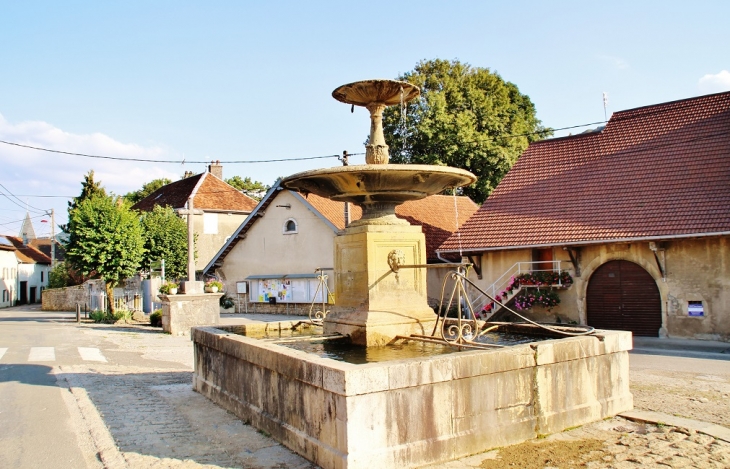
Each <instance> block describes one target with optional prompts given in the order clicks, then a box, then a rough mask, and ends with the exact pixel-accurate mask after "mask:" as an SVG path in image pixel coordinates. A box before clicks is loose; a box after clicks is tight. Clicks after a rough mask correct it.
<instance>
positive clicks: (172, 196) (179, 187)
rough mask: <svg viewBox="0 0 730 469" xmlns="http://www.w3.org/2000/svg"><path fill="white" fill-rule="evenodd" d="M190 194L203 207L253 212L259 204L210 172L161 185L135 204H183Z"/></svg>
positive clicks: (138, 206)
mask: <svg viewBox="0 0 730 469" xmlns="http://www.w3.org/2000/svg"><path fill="white" fill-rule="evenodd" d="M191 195H192V196H193V205H194V206H195V208H196V209H202V210H210V211H218V210H220V211H235V212H246V213H250V212H251V211H252V210H253V209H254V207H256V204H257V202H256V200H254V199H252V198H251V197H249V196H247V195H245V194H242V193H241V192H240V191H238V190H237V189H236V188H235V187H233V186H231V185H229V184H227V183H226V182H224V181H222V180H220V179H218V178H217V177H215V176H213V175H212V174H211V173H201V174H196V175H195V176H190V177H188V178H185V179H181V180H179V181H176V182H173V183H171V184H168V185H166V186H163V187H160V188H159V189H157V190H156V191H155V192H153V193H151V194H150V195H148V196H147V197H145V198H144V199H142V200H140V201H139V202H137V203H136V204H134V205H133V206H132V208H133V209H136V210H141V211H150V210H152V208H153V207H154V206H155V205H160V206H163V207H164V206H167V205H169V206H170V207H172V208H174V209H178V208H184V207H185V205H186V204H187V201H188V199H189V198H190V196H191Z"/></svg>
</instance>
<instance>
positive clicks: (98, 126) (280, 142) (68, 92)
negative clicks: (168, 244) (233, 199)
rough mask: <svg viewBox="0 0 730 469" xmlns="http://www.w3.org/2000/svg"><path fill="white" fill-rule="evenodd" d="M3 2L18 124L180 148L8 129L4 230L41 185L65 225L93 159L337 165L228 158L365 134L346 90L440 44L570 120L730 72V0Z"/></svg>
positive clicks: (258, 167)
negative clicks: (336, 92) (340, 96)
mask: <svg viewBox="0 0 730 469" xmlns="http://www.w3.org/2000/svg"><path fill="white" fill-rule="evenodd" d="M1 11H2V14H0V140H4V141H9V142H16V143H21V144H25V145H33V146H39V147H45V148H53V149H57V150H63V151H69V152H79V153H87V154H96V155H106V156H114V157H125V158H142V159H158V160H175V161H177V163H174V164H160V163H142V162H119V161H109V160H99V159H89V158H83V157H78V156H67V155H59V154H51V153H46V152H39V151H34V150H27V149H21V148H17V147H11V146H8V145H5V144H0V164H1V165H2V166H1V167H2V169H1V170H0V184H2V186H3V187H4V189H3V187H0V193H2V194H6V195H7V194H8V193H11V194H14V195H17V196H18V198H19V199H20V202H19V201H18V200H17V199H12V197H10V198H8V197H5V196H2V195H0V233H4V234H17V233H18V231H19V228H20V223H19V222H18V221H19V220H22V218H23V217H24V215H25V208H24V206H25V204H26V203H27V204H28V206H29V207H30V208H31V210H30V211H31V216H34V217H35V216H38V218H34V224H35V228H36V232H37V233H38V234H40V235H44V234H48V233H49V231H50V228H49V227H48V225H49V223H43V224H41V223H40V220H41V219H42V217H40V211H41V210H49V209H50V208H52V207H53V208H55V210H56V219H57V222H59V223H63V222H65V219H66V199H63V198H60V197H56V196H76V195H78V194H79V192H80V187H81V186H80V182H81V180H82V179H83V175H84V174H85V173H86V172H87V171H89V170H90V169H93V170H94V171H95V173H96V178H97V180H101V181H102V183H103V185H104V186H105V187H106V188H107V189H108V190H110V191H112V192H115V193H117V194H124V193H126V192H128V191H131V190H135V189H138V188H140V187H141V186H142V184H144V183H145V182H149V181H150V180H152V179H154V178H158V177H169V178H171V179H173V180H176V179H178V178H179V177H180V176H181V175H182V174H183V173H184V172H185V171H194V172H196V173H197V172H201V171H203V170H204V169H205V165H204V164H203V163H190V162H191V161H194V162H200V161H210V160H213V159H217V160H221V162H223V165H224V167H223V170H224V177H231V176H233V175H240V176H242V177H246V176H249V177H251V178H253V179H255V180H260V181H262V182H264V183H267V184H271V183H272V182H273V181H274V180H275V179H276V178H277V177H279V176H286V175H289V174H292V173H294V172H298V171H303V170H307V169H315V168H319V167H328V166H335V165H337V164H339V163H338V162H337V160H336V159H334V158H331V159H316V160H308V161H292V162H285V163H282V162H279V163H265V164H260V163H259V164H227V163H226V162H230V161H248V160H261V159H265V160H268V159H288V158H301V157H313V156H324V155H334V154H339V153H341V152H342V151H343V150H347V151H349V152H350V153H360V152H362V151H363V142H364V140H365V138H366V136H367V133H368V129H369V120H368V113H367V111H365V110H364V109H356V110H355V113H354V114H351V113H350V109H349V106H346V105H344V104H341V103H339V102H337V101H335V100H334V99H332V98H331V92H332V90H333V89H335V88H336V87H338V86H339V85H342V84H345V83H350V82H353V81H357V80H362V79H369V78H395V77H397V76H398V75H399V74H401V73H403V72H406V71H409V70H412V69H413V67H414V66H415V65H416V63H417V62H418V61H419V60H422V59H434V58H441V59H459V60H461V61H462V62H467V63H469V64H471V65H473V66H478V67H486V68H489V69H490V70H492V71H496V72H497V73H499V74H500V75H501V76H502V77H503V78H504V79H505V80H507V81H510V82H513V83H515V84H516V85H517V86H518V87H519V89H520V91H521V92H522V93H524V94H527V95H528V96H530V98H531V99H532V101H533V102H534V103H535V106H536V108H537V115H538V118H539V119H541V120H542V122H543V124H544V125H546V126H550V127H554V128H559V127H566V126H572V125H579V124H585V123H591V122H597V121H602V120H603V116H604V111H603V102H602V93H603V92H607V93H608V97H609V104H608V111H609V115H610V112H612V111H618V110H623V109H630V108H633V107H638V106H644V105H650V104H656V103H660V102H665V101H672V100H677V99H683V98H689V97H692V96H697V95H701V94H707V93H712V92H720V91H728V90H730V49H729V48H728V44H730V28H728V18H730V2H727V1H724V0H716V1H696V2H671V1H662V2H659V1H643V2H637V1H635V0H634V1H631V2H628V1H613V2H602V3H599V2H584V1H583V2H577V1H576V2H538V1H512V2H487V1H480V2H477V1H474V2H467V1H452V2H448V3H447V2H431V1H419V2H405V1H404V2H397V1H390V2H383V1H371V2H367V3H355V2H317V1H310V2H284V1H280V2H246V1H239V2H223V1H217V2H185V1H174V2H173V1H146V2H141V1H139V2H137V1H126V2H90V1H65V2H51V1H47V2H37V1H23V2H10V1H6V2H3V6H2V10H1ZM580 130H582V129H578V130H573V132H577V131H580ZM565 134H567V132H561V133H558V135H565ZM358 158H363V157H354V158H353V159H354V161H353V162H354V163H356V164H358V163H362V162H363V161H360V160H358ZM183 159H185V161H186V164H184V165H182V164H180V163H179V162H180V161H182V160H183ZM39 196H45V197H39ZM50 196H53V197H50ZM10 199H12V200H14V201H15V202H18V204H13V203H11V200H10ZM19 205H20V206H19ZM46 219H47V217H46Z"/></svg>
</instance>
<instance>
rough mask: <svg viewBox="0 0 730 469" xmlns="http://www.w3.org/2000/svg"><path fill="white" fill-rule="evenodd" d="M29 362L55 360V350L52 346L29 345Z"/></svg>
mask: <svg viewBox="0 0 730 469" xmlns="http://www.w3.org/2000/svg"><path fill="white" fill-rule="evenodd" d="M28 361H29V362H52V361H56V351H55V349H54V348H53V347H31V348H30V355H28Z"/></svg>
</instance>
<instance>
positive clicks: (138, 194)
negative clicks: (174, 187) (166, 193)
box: [124, 178, 172, 205]
mask: <svg viewBox="0 0 730 469" xmlns="http://www.w3.org/2000/svg"><path fill="white" fill-rule="evenodd" d="M171 182H172V181H171V180H170V179H167V178H160V179H153V180H152V181H150V182H148V183H147V184H144V185H143V186H142V189H139V190H136V191H132V192H128V193H127V194H126V195H125V196H124V198H125V199H126V200H127V201H128V202H129V203H130V204H132V205H134V204H136V203H137V202H139V201H140V200H142V199H144V198H145V197H147V196H148V195H150V194H151V193H153V192H154V191H156V190H157V189H159V188H160V187H163V186H166V185H168V184H170V183H171Z"/></svg>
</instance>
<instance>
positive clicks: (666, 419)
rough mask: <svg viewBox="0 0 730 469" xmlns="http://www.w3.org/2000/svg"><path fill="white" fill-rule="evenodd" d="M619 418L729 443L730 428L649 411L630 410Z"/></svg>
mask: <svg viewBox="0 0 730 469" xmlns="http://www.w3.org/2000/svg"><path fill="white" fill-rule="evenodd" d="M619 416H620V417H623V418H625V419H628V420H633V421H635V422H645V423H653V424H663V425H671V426H673V427H680V428H686V429H688V430H694V431H696V432H698V433H704V434H705V435H709V436H711V437H713V438H716V439H718V440H722V441H726V442H728V443H730V428H725V427H723V426H721V425H716V424H714V423H708V422H702V421H700V420H693V419H688V418H684V417H676V416H674V415H669V414H664V413H662V412H652V411H649V410H630V411H628V412H622V413H620V414H619Z"/></svg>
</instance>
